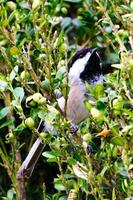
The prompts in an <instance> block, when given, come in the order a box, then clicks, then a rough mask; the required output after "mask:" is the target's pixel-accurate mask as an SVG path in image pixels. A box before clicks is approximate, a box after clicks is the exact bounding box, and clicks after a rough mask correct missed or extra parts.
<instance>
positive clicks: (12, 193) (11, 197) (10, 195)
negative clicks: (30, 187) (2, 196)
mask: <svg viewBox="0 0 133 200" xmlns="http://www.w3.org/2000/svg"><path fill="white" fill-rule="evenodd" d="M13 196H14V191H13V189H10V190H8V192H7V197H8V199H9V200H13Z"/></svg>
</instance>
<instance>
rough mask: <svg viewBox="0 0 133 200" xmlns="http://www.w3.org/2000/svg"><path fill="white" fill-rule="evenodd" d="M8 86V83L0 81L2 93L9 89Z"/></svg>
mask: <svg viewBox="0 0 133 200" xmlns="http://www.w3.org/2000/svg"><path fill="white" fill-rule="evenodd" d="M7 86H8V84H7V82H6V81H3V80H0V91H2V92H3V91H4V90H5V89H6V88H7Z"/></svg>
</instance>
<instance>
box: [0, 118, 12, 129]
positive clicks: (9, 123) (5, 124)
mask: <svg viewBox="0 0 133 200" xmlns="http://www.w3.org/2000/svg"><path fill="white" fill-rule="evenodd" d="M11 125H13V121H12V120H7V121H6V122H4V123H2V124H1V125H0V129H1V128H4V127H6V126H11Z"/></svg>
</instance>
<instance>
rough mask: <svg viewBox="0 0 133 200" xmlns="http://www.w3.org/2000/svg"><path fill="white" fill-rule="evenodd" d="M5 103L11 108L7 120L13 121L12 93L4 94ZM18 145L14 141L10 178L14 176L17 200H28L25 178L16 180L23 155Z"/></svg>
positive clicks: (11, 127)
mask: <svg viewBox="0 0 133 200" xmlns="http://www.w3.org/2000/svg"><path fill="white" fill-rule="evenodd" d="M4 101H5V105H6V106H8V107H9V108H10V111H9V113H8V115H7V119H12V116H13V110H12V108H11V96H10V92H5V93H4ZM8 129H9V132H11V131H13V129H14V126H9V127H8ZM16 144H17V140H16V139H14V141H13V145H12V149H13V151H14V152H13V153H14V165H13V167H14V169H12V170H8V171H10V173H9V172H8V174H9V176H10V175H11V174H12V182H13V185H14V187H15V190H16V195H17V199H18V200H26V192H25V184H24V183H25V182H24V179H23V178H22V179H21V180H20V179H19V180H18V179H16V174H17V171H18V169H19V167H20V164H21V154H20V151H19V150H18V149H17V148H15V147H16V146H17V145H16Z"/></svg>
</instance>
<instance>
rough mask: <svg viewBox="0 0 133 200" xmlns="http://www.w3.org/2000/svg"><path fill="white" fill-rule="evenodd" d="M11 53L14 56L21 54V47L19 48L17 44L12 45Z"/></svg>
mask: <svg viewBox="0 0 133 200" xmlns="http://www.w3.org/2000/svg"><path fill="white" fill-rule="evenodd" d="M10 54H11V55H12V56H16V55H18V54H19V49H18V48H17V47H16V46H13V47H11V48H10Z"/></svg>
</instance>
